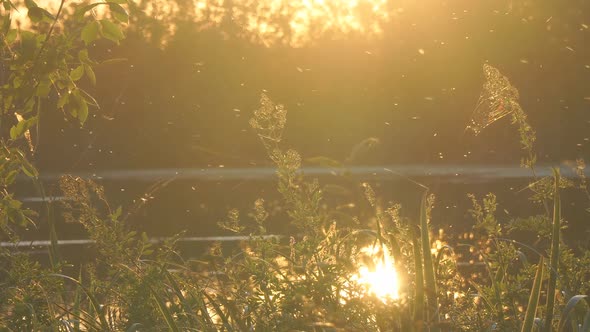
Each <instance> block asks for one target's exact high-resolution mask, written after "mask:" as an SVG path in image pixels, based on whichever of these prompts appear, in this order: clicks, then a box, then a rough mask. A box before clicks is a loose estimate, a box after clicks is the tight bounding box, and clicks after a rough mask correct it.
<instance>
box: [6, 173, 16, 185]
mask: <svg viewBox="0 0 590 332" xmlns="http://www.w3.org/2000/svg"><path fill="white" fill-rule="evenodd" d="M17 174H18V171H17V170H15V169H14V170H12V171H10V172H8V174H7V175H6V176H5V177H4V179H3V180H4V185H11V184H12V183H14V180H15V179H16V176H17Z"/></svg>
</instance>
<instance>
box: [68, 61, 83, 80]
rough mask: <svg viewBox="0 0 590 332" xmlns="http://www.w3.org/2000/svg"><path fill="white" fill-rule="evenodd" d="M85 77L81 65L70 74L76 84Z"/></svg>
mask: <svg viewBox="0 0 590 332" xmlns="http://www.w3.org/2000/svg"><path fill="white" fill-rule="evenodd" d="M83 75H84V66H83V65H79V66H78V67H76V68H75V69H72V71H71V72H70V78H71V79H72V81H74V82H75V81H78V80H79V79H81V78H82V76H83Z"/></svg>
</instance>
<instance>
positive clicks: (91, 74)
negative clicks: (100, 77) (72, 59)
mask: <svg viewBox="0 0 590 332" xmlns="http://www.w3.org/2000/svg"><path fill="white" fill-rule="evenodd" d="M84 72H85V73H86V76H87V77H88V79H89V80H90V82H91V83H92V85H96V75H95V74H94V70H93V69H92V67H91V66H89V65H87V64H84Z"/></svg>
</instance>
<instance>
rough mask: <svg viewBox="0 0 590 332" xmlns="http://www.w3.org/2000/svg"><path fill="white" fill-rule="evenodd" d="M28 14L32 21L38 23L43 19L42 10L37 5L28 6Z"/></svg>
mask: <svg viewBox="0 0 590 332" xmlns="http://www.w3.org/2000/svg"><path fill="white" fill-rule="evenodd" d="M28 16H29V18H30V19H31V21H33V23H39V22H41V21H42V20H43V10H42V9H41V8H39V7H37V6H34V7H29V13H28Z"/></svg>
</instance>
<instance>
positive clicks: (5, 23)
mask: <svg viewBox="0 0 590 332" xmlns="http://www.w3.org/2000/svg"><path fill="white" fill-rule="evenodd" d="M7 10H8V9H7ZM11 24H12V19H11V17H10V15H6V16H4V17H2V32H3V33H4V34H6V41H8V33H9V30H10V25H11ZM15 37H16V36H15ZM15 39H16V38H15ZM13 41H14V40H12V41H8V43H12V42H13Z"/></svg>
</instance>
